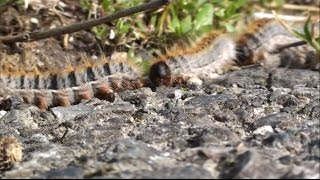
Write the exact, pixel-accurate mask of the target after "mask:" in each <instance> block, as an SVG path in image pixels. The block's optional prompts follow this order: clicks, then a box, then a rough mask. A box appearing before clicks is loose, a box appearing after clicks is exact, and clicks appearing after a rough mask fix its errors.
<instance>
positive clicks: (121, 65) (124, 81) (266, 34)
mask: <svg viewBox="0 0 320 180" xmlns="http://www.w3.org/2000/svg"><path fill="white" fill-rule="evenodd" d="M296 28H297V30H298V31H302V30H303V25H302V24H299V25H297V26H296ZM298 40H299V39H297V38H295V37H294V36H293V35H292V34H290V33H289V32H288V31H287V30H286V29H284V28H283V27H282V26H281V25H280V24H278V23H277V22H276V21H274V20H272V19H260V20H257V21H255V22H253V23H252V24H251V25H250V26H249V27H248V29H247V30H246V31H245V32H244V33H242V34H240V35H239V36H232V35H229V34H221V33H217V32H211V33H208V34H207V35H206V36H205V37H204V38H202V39H201V40H200V41H199V42H198V43H195V44H194V45H191V46H189V47H181V46H178V47H174V48H172V49H170V50H168V51H167V53H166V54H165V55H162V56H160V57H158V58H155V59H154V60H152V65H151V69H150V74H149V75H147V76H146V77H144V75H143V74H142V73H141V72H142V71H141V70H140V68H139V67H138V66H137V65H135V64H132V63H130V62H129V61H128V60H127V59H126V58H122V57H118V58H115V59H114V60H112V61H110V60H108V59H107V58H106V57H101V59H100V60H99V61H98V62H96V63H86V64H84V65H82V66H78V67H76V68H71V67H70V68H66V69H64V70H63V71H61V72H47V73H39V72H32V73H30V72H28V73H26V72H14V73H13V72H6V71H5V70H2V71H1V72H0V85H1V87H0V95H2V97H3V100H2V101H4V99H7V98H9V97H11V96H12V95H19V96H21V97H22V98H23V101H24V102H25V103H29V104H34V105H36V106H38V107H39V108H40V109H42V110H47V109H48V108H50V107H55V106H68V105H71V104H75V103H79V102H81V100H89V99H92V98H93V97H96V98H99V99H104V100H108V101H113V100H114V92H118V91H120V90H130V89H137V88H141V87H150V86H161V85H166V86H174V85H179V84H187V83H189V82H190V81H192V80H193V79H194V78H196V79H200V80H206V79H210V78H215V77H216V76H217V74H222V73H225V72H228V71H230V70H233V69H237V68H239V67H240V66H244V65H250V64H255V63H259V62H261V61H263V60H264V59H265V58H267V57H269V55H270V53H269V52H271V51H272V50H273V48H270V46H273V47H276V45H281V44H285V43H291V42H295V41H298ZM281 53H286V54H290V53H295V54H297V55H296V56H293V58H296V60H297V61H301V59H303V60H302V61H303V63H307V62H310V61H311V62H313V61H315V62H316V63H319V59H317V55H316V54H315V51H314V49H313V48H312V47H310V46H309V45H304V46H301V47H294V48H290V50H289V49H288V51H283V52H280V53H278V54H277V57H280V60H281V56H283V54H281ZM310 53H311V55H310V56H305V54H310ZM313 54H314V56H313ZM284 57H286V56H284ZM0 102H1V99H0ZM0 105H1V104H0Z"/></svg>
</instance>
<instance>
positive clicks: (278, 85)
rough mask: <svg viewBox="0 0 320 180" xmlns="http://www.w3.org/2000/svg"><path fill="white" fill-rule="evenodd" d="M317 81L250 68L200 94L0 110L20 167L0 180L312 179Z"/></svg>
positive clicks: (135, 93) (299, 73) (176, 92)
mask: <svg viewBox="0 0 320 180" xmlns="http://www.w3.org/2000/svg"><path fill="white" fill-rule="evenodd" d="M319 90H320V85H319V73H318V72H315V71H310V70H303V69H285V68H279V69H276V70H275V71H274V72H273V73H271V74H270V72H269V71H268V70H267V69H265V68H263V67H248V68H244V69H241V70H238V71H233V72H230V73H227V74H224V75H221V76H219V77H218V78H217V79H214V80H211V81H204V82H203V84H202V86H198V87H194V86H186V87H180V86H177V87H158V88H156V89H155V90H151V89H150V88H141V89H136V90H127V91H123V92H119V93H116V94H115V101H114V102H107V101H104V100H99V99H92V100H90V101H86V102H81V103H80V104H77V105H72V106H69V107H55V108H52V109H51V110H50V111H47V112H41V111H39V109H38V108H36V107H34V106H29V105H25V104H19V105H12V106H11V107H9V108H8V110H7V111H5V110H3V111H1V118H0V135H14V136H15V137H17V139H18V140H19V141H20V142H21V143H22V145H23V148H24V149H23V160H22V162H20V163H16V164H15V165H14V166H13V168H12V169H10V170H8V171H5V172H3V173H1V174H0V177H1V178H70V179H71V178H97V179H99V178H183V179H187V178H188V179H189V178H203V179H204V178H319V171H318V170H319V167H320V163H319V159H320V154H319V153H320V146H319V139H320V138H319V137H320V136H319V135H320V128H319V127H320V121H319V117H320V108H319V107H320V105H319V99H320V95H319Z"/></svg>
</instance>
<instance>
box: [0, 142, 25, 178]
mask: <svg viewBox="0 0 320 180" xmlns="http://www.w3.org/2000/svg"><path fill="white" fill-rule="evenodd" d="M21 160H22V146H21V144H20V143H19V142H18V140H17V139H16V138H15V137H14V136H0V172H1V171H6V170H8V169H10V168H11V167H12V165H13V163H15V162H19V161H21Z"/></svg>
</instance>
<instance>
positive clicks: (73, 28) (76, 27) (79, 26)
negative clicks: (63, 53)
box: [0, 0, 170, 43]
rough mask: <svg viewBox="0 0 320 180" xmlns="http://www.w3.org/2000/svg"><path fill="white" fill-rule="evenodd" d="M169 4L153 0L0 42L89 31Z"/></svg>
mask: <svg viewBox="0 0 320 180" xmlns="http://www.w3.org/2000/svg"><path fill="white" fill-rule="evenodd" d="M169 3H170V0H154V1H151V2H148V3H145V4H142V5H139V6H135V7H131V8H129V9H125V10H121V11H118V12H116V13H114V14H111V15H108V16H105V17H101V18H98V19H93V20H89V21H86V22H81V23H75V24H72V25H68V26H62V27H58V28H55V29H50V30H48V31H44V32H33V33H29V34H21V35H17V36H6V37H0V41H2V42H3V43H14V42H30V41H35V40H39V39H45V38H49V37H54V36H59V35H63V34H69V33H73V32H77V31H80V30H85V29H90V28H92V27H94V26H97V25H99V24H103V23H107V22H111V21H114V20H116V19H119V18H122V17H125V16H129V15H132V14H136V13H138V12H142V11H147V10H154V9H158V8H160V7H161V6H163V5H167V4H169Z"/></svg>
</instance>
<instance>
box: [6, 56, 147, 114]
mask: <svg viewBox="0 0 320 180" xmlns="http://www.w3.org/2000/svg"><path fill="white" fill-rule="evenodd" d="M116 56H117V55H116V54H115V55H114V56H113V57H112V58H111V60H107V59H106V58H105V57H102V58H101V60H99V61H98V62H97V63H94V64H88V63H86V64H84V65H82V66H79V67H76V68H74V69H73V68H67V69H65V70H62V71H61V72H45V73H39V72H37V73H24V72H16V73H12V72H10V73H7V72H6V71H4V72H1V73H0V85H1V87H3V88H2V89H3V90H2V93H1V95H2V96H3V97H10V96H12V95H20V96H22V98H23V100H24V102H26V103H30V104H35V105H36V106H38V107H39V108H40V109H43V110H44V109H48V108H49V107H54V106H68V105H70V104H74V103H79V102H80V101H81V100H89V99H92V98H93V97H97V98H101V99H104V100H109V101H113V100H114V95H113V94H112V93H114V92H117V91H120V90H126V89H136V88H140V87H143V86H145V85H146V82H147V81H146V80H145V79H143V78H141V77H142V76H141V72H140V70H139V68H138V67H137V66H136V65H133V64H132V63H130V62H129V61H128V60H127V59H126V58H125V57H123V56H118V57H116Z"/></svg>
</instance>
